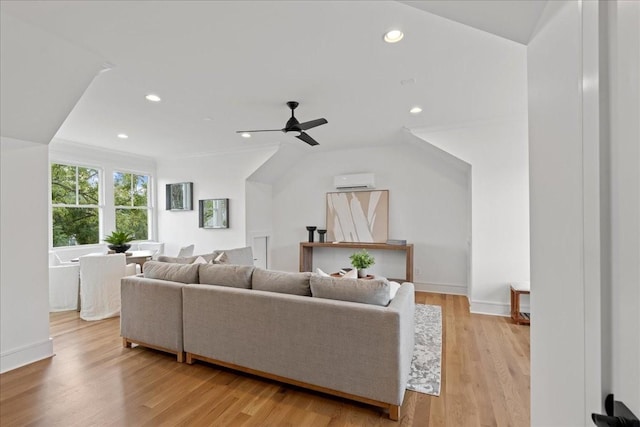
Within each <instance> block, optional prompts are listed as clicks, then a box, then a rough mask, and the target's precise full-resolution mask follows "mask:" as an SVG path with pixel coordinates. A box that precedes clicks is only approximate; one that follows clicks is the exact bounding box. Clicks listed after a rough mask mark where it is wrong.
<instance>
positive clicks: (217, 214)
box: [199, 199, 229, 228]
mask: <svg viewBox="0 0 640 427" xmlns="http://www.w3.org/2000/svg"><path fill="white" fill-rule="evenodd" d="M199 208H200V228H229V199H207V200H200V206H199Z"/></svg>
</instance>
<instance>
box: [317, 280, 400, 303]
mask: <svg viewBox="0 0 640 427" xmlns="http://www.w3.org/2000/svg"><path fill="white" fill-rule="evenodd" d="M310 284H311V295H313V296H314V297H316V298H327V299H335V300H341V301H351V302H359V303H363V304H375V305H382V306H386V305H388V304H389V301H390V292H389V288H390V286H389V282H388V281H387V279H384V278H382V279H371V280H361V279H345V278H343V277H342V278H334V277H322V276H319V275H317V274H314V275H312V276H311V280H310Z"/></svg>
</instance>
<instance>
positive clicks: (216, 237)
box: [157, 148, 274, 256]
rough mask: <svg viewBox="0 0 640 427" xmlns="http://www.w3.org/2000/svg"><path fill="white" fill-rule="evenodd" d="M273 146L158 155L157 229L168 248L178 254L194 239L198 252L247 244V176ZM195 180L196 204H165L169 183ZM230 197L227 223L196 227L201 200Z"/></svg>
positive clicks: (194, 201)
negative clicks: (176, 207) (171, 207)
mask: <svg viewBox="0 0 640 427" xmlns="http://www.w3.org/2000/svg"><path fill="white" fill-rule="evenodd" d="M273 151H274V149H273V148H266V149H264V150H253V151H237V152H231V153H226V154H219V155H201V156H193V157H184V158H172V159H158V161H157V173H158V199H157V200H158V206H159V209H158V231H159V234H158V236H159V240H160V241H163V242H165V253H166V254H167V255H173V256H175V255H176V254H177V253H178V249H179V248H180V246H185V245H189V244H195V252H194V253H195V254H202V253H207V252H211V251H212V250H214V249H230V248H235V247H241V246H245V245H247V243H250V242H247V227H246V215H245V197H246V196H245V193H246V186H245V180H246V179H247V178H248V177H249V176H250V175H251V174H252V173H253V171H255V170H256V169H257V168H258V167H259V166H260V165H261V164H262V163H263V162H264V161H265V160H266V159H268V158H269V157H270V156H271V155H272V154H273ZM178 182H193V210H192V211H182V212H177V211H167V210H165V203H166V197H165V186H166V184H172V183H178ZM223 198H228V199H229V228H228V229H215V230H213V229H209V230H207V229H203V228H199V227H198V200H202V199H223Z"/></svg>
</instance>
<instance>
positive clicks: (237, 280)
mask: <svg viewBox="0 0 640 427" xmlns="http://www.w3.org/2000/svg"><path fill="white" fill-rule="evenodd" d="M199 267H200V284H203V285H218V286H230V287H232V288H245V289H251V275H252V274H253V268H254V267H253V266H248V265H227V264H199Z"/></svg>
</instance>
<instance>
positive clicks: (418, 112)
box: [409, 107, 422, 114]
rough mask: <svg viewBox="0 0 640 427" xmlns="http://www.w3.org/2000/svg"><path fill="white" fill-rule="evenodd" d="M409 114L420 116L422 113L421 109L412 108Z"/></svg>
mask: <svg viewBox="0 0 640 427" xmlns="http://www.w3.org/2000/svg"><path fill="white" fill-rule="evenodd" d="M409 112H410V113H411V114H420V113H422V108H420V107H413V108H412V109H411V110H409Z"/></svg>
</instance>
